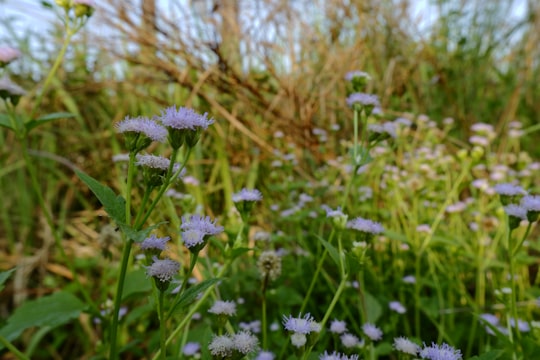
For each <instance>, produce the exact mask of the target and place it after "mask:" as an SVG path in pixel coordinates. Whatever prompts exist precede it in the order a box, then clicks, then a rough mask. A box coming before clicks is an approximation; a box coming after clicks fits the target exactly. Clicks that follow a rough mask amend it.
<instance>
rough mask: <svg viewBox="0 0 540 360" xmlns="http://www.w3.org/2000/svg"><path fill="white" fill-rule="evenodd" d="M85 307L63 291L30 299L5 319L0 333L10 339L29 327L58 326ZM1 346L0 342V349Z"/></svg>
mask: <svg viewBox="0 0 540 360" xmlns="http://www.w3.org/2000/svg"><path fill="white" fill-rule="evenodd" d="M85 308H86V305H85V304H84V303H82V302H81V301H80V300H79V299H77V298H76V297H75V296H74V295H72V294H71V293H68V292H64V291H60V292H57V293H55V294H53V295H49V296H44V297H41V298H38V299H36V300H30V301H27V302H25V303H24V304H22V305H21V306H20V307H18V308H17V309H16V310H15V312H14V313H13V315H11V316H10V317H9V318H8V319H7V325H6V326H4V327H3V328H2V329H0V335H1V336H3V337H4V338H6V339H7V340H8V341H12V340H14V339H16V338H17V337H18V336H19V335H21V334H22V332H23V331H24V330H26V329H28V328H31V327H35V326H48V327H50V328H53V327H56V326H60V325H63V324H66V323H68V322H69V321H70V320H72V319H76V318H77V317H78V316H79V314H80V313H81V312H82V311H83V310H84V309H85ZM2 347H3V346H2V345H1V344H0V349H1V348H2Z"/></svg>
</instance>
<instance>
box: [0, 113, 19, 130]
mask: <svg viewBox="0 0 540 360" xmlns="http://www.w3.org/2000/svg"><path fill="white" fill-rule="evenodd" d="M0 126H2V127H5V128H6V129H10V130H15V129H13V127H12V126H11V123H10V122H9V116H7V115H6V114H0Z"/></svg>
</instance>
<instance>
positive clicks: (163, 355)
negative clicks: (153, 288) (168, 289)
mask: <svg viewBox="0 0 540 360" xmlns="http://www.w3.org/2000/svg"><path fill="white" fill-rule="evenodd" d="M164 296H165V292H164V291H161V290H159V299H158V300H159V301H158V312H159V344H160V349H161V359H162V360H165V359H166V353H167V351H166V349H167V347H166V341H167V334H166V331H165V330H166V326H165V325H166V319H165V311H164V305H163V298H164Z"/></svg>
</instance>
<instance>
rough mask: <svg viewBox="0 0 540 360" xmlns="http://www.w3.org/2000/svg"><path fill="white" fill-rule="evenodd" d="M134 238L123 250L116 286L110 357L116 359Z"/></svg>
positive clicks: (128, 241) (129, 240)
mask: <svg viewBox="0 0 540 360" xmlns="http://www.w3.org/2000/svg"><path fill="white" fill-rule="evenodd" d="M132 245H133V240H131V239H127V241H126V245H125V246H124V250H123V251H122V263H121V264H120V274H119V276H118V284H117V287H116V297H115V299H114V310H113V311H114V312H113V319H112V323H111V344H110V346H111V347H110V352H109V359H111V360H116V359H117V358H118V353H117V351H118V350H117V344H116V337H117V334H118V319H119V312H120V305H121V304H122V292H123V290H124V281H125V279H126V273H127V267H128V262H129V254H130V252H131V246H132Z"/></svg>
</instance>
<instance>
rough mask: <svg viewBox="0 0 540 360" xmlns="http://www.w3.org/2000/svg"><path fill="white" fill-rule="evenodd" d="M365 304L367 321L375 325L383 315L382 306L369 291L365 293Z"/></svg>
mask: <svg viewBox="0 0 540 360" xmlns="http://www.w3.org/2000/svg"><path fill="white" fill-rule="evenodd" d="M364 303H365V305H366V313H367V321H368V322H370V323H373V324H375V323H376V322H377V320H379V318H380V317H381V315H382V306H381V304H379V301H377V299H376V298H375V297H374V296H373V295H371V294H370V293H368V292H367V291H366V292H365V293H364Z"/></svg>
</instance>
